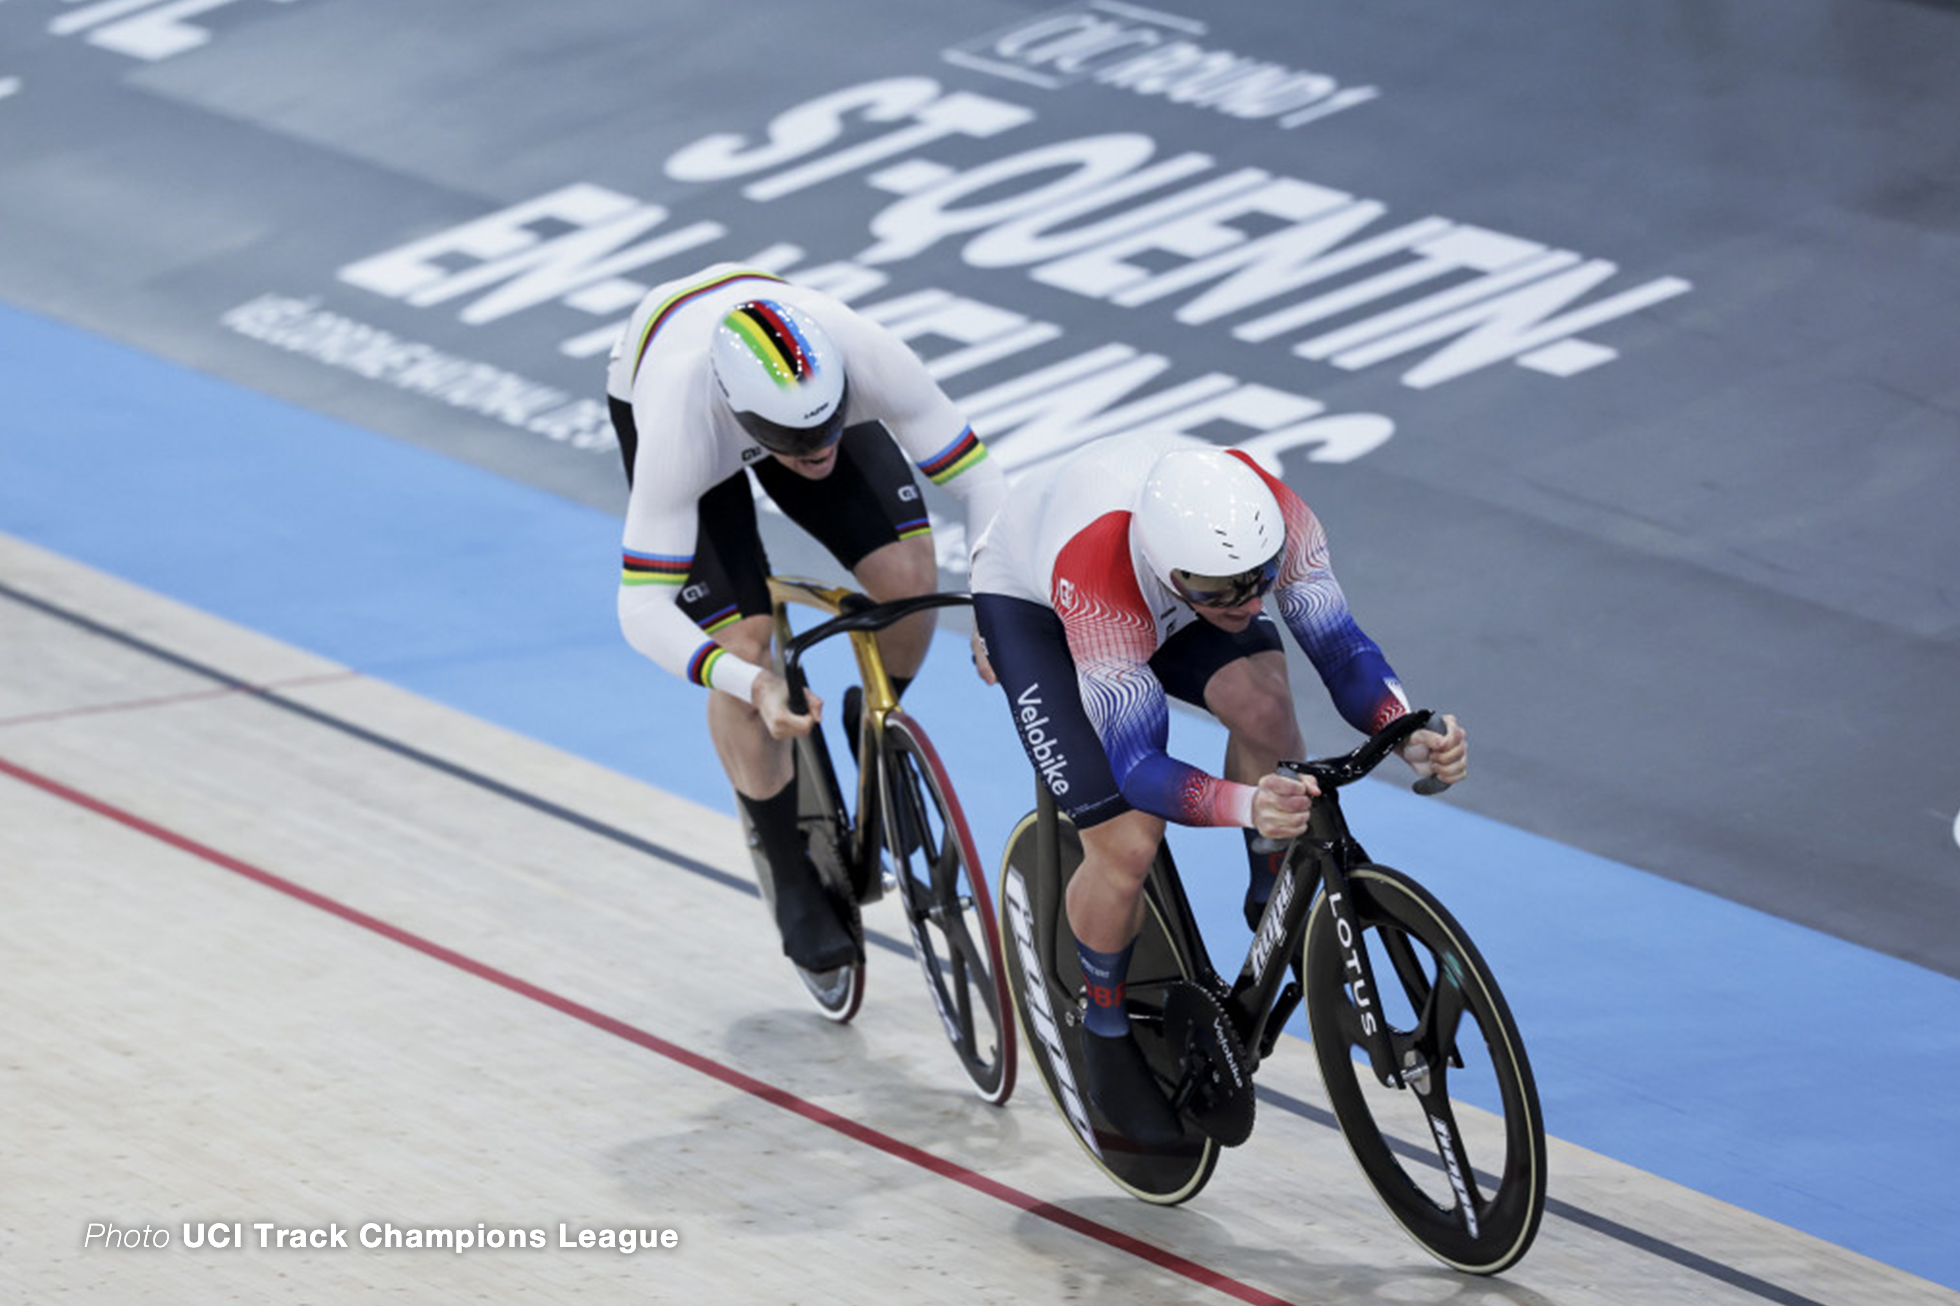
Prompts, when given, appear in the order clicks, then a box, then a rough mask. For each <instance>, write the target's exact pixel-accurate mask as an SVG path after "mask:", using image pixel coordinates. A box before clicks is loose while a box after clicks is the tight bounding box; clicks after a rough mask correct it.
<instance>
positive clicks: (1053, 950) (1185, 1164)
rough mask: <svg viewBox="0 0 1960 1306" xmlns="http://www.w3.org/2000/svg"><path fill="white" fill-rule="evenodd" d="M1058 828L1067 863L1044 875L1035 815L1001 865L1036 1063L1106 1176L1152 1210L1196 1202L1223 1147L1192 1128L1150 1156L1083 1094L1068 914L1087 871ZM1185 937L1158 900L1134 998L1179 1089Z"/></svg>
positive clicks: (1153, 1056)
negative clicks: (1168, 1024)
mask: <svg viewBox="0 0 1960 1306" xmlns="http://www.w3.org/2000/svg"><path fill="white" fill-rule="evenodd" d="M1054 828H1055V831H1056V835H1057V838H1056V843H1057V851H1058V853H1059V857H1058V859H1057V865H1056V866H1054V867H1053V868H1052V869H1051V870H1050V871H1049V872H1048V873H1046V874H1044V873H1043V870H1042V866H1041V862H1042V856H1041V823H1040V821H1039V820H1038V819H1037V814H1036V813H1034V812H1030V813H1029V814H1028V815H1027V816H1025V817H1023V818H1022V820H1021V823H1020V824H1019V825H1017V826H1015V828H1014V832H1013V834H1012V835H1010V836H1009V837H1008V841H1007V852H1006V855H1005V857H1004V858H1003V861H1002V865H1001V877H1000V918H1001V931H1000V933H1001V946H1002V948H1003V954H1002V961H1003V965H1004V969H1005V971H1006V975H1007V983H1008V988H1009V991H1010V992H1011V993H1012V995H1013V999H1014V1006H1015V1009H1016V1010H1017V1011H1018V1012H1019V1013H1020V1020H1021V1030H1022V1033H1023V1034H1024V1036H1025V1046H1026V1048H1027V1050H1028V1055H1029V1056H1030V1058H1031V1059H1032V1060H1033V1062H1034V1064H1035V1067H1036V1069H1037V1070H1038V1071H1039V1072H1040V1075H1041V1082H1042V1085H1043V1087H1045V1088H1046V1089H1047V1090H1048V1096H1049V1097H1050V1098H1051V1099H1053V1100H1054V1103H1055V1107H1056V1109H1057V1110H1059V1111H1060V1112H1061V1113H1062V1118H1063V1119H1064V1120H1065V1121H1066V1122H1067V1124H1068V1126H1069V1132H1070V1133H1072V1134H1073V1135H1074V1136H1075V1140H1076V1142H1078V1143H1079V1144H1081V1146H1082V1149H1083V1151H1085V1152H1087V1153H1088V1155H1089V1159H1090V1160H1092V1161H1094V1162H1095V1163H1096V1165H1097V1166H1098V1167H1099V1168H1101V1170H1102V1171H1103V1173H1105V1174H1107V1175H1108V1176H1109V1177H1110V1179H1111V1180H1112V1181H1114V1182H1115V1183H1116V1184H1117V1185H1118V1186H1119V1187H1121V1188H1123V1189H1124V1190H1126V1191H1127V1192H1129V1193H1130V1194H1131V1195H1132V1196H1134V1197H1138V1198H1141V1199H1142V1200H1143V1201H1146V1202H1152V1203H1155V1204H1157V1205H1162V1206H1169V1205H1174V1204H1176V1203H1178V1202H1182V1201H1186V1200H1188V1199H1189V1198H1191V1197H1194V1196H1196V1195H1197V1193H1198V1191H1199V1190H1200V1189H1202V1188H1203V1187H1204V1186H1205V1184H1206V1183H1207V1182H1208V1181H1209V1180H1210V1179H1211V1175H1212V1171H1213V1170H1214V1169H1216V1168H1217V1165H1218V1144H1217V1143H1215V1142H1213V1141H1212V1140H1211V1139H1210V1138H1209V1137H1207V1136H1206V1135H1205V1134H1204V1133H1202V1132H1201V1131H1199V1130H1198V1129H1197V1128H1196V1127H1195V1126H1193V1125H1191V1124H1190V1123H1189V1122H1188V1121H1187V1122H1186V1123H1185V1129H1184V1137H1183V1139H1182V1140H1181V1141H1180V1142H1179V1143H1178V1144H1177V1145H1176V1146H1174V1147H1170V1148H1166V1149H1163V1150H1145V1149H1143V1148H1141V1147H1139V1146H1138V1145H1137V1144H1135V1143H1133V1142H1131V1141H1130V1140H1129V1139H1128V1138H1125V1137H1124V1136H1123V1135H1122V1134H1119V1133H1117V1132H1116V1130H1115V1129H1113V1128H1111V1127H1110V1125H1109V1122H1108V1121H1107V1120H1106V1119H1105V1118H1104V1117H1103V1115H1102V1113H1101V1112H1100V1111H1099V1110H1097V1109H1096V1107H1095V1106H1094V1105H1092V1104H1091V1103H1090V1102H1089V1100H1088V1094H1087V1092H1086V1090H1085V1089H1084V1088H1083V1087H1082V1085H1083V1083H1084V1080H1083V1077H1082V1069H1081V1065H1082V1061H1081V1056H1082V1052H1081V1040H1082V1038H1083V1037H1084V1034H1083V1028H1082V1012H1083V1009H1084V1003H1085V1001H1086V999H1085V996H1084V991H1083V982H1082V964H1081V962H1080V961H1079V960H1078V958H1077V956H1076V951H1075V937H1074V935H1073V934H1071V933H1070V932H1069V928H1068V921H1067V919H1066V916H1065V915H1064V912H1063V908H1062V902H1063V898H1062V894H1063V890H1064V889H1065V888H1066V886H1067V883H1068V877H1069V876H1070V875H1071V874H1073V873H1074V871H1075V868H1076V867H1077V866H1079V865H1080V864H1081V862H1082V842H1081V839H1080V838H1079V837H1078V836H1077V834H1076V832H1075V827H1074V826H1073V825H1071V824H1070V823H1069V821H1068V820H1067V818H1065V817H1059V816H1058V817H1057V818H1056V819H1055V827H1054ZM1177 937H1178V936H1177V935H1176V934H1175V933H1174V932H1173V931H1172V930H1171V929H1170V927H1169V926H1168V925H1167V923H1166V908H1165V906H1164V904H1163V902H1162V901H1161V900H1160V898H1159V897H1158V896H1157V895H1156V893H1155V892H1152V893H1151V894H1150V895H1149V898H1148V910H1146V911H1145V913H1144V925H1143V933H1142V935H1141V936H1139V938H1138V939H1137V946H1136V951H1135V953H1134V954H1133V955H1132V957H1131V961H1130V974H1129V979H1128V981H1127V984H1126V992H1127V994H1128V997H1129V1008H1130V1019H1131V1023H1132V1027H1133V1028H1134V1029H1135V1031H1136V1038H1137V1042H1138V1044H1139V1045H1140V1046H1141V1047H1142V1048H1143V1052H1144V1057H1145V1059H1146V1060H1148V1061H1149V1062H1150V1064H1151V1067H1152V1069H1154V1070H1155V1071H1156V1072H1157V1075H1158V1078H1159V1079H1160V1080H1162V1081H1163V1082H1164V1083H1165V1084H1166V1085H1170V1084H1174V1083H1176V1082H1177V1079H1178V1077H1179V1073H1180V1072H1179V1070H1178V1067H1177V1065H1176V1057H1175V1056H1174V1054H1172V1053H1171V1051H1170V1050H1169V1048H1168V1046H1167V1044H1166V1043H1165V1039H1164V1003H1165V1001H1166V996H1167V994H1168V991H1169V989H1170V986H1171V985H1172V984H1174V983H1177V982H1179V981H1182V980H1187V979H1189V978H1190V977H1191V971H1190V966H1189V964H1188V962H1187V960H1186V959H1185V957H1184V956H1183V954H1182V952H1181V950H1180V949H1179V948H1178V946H1177V945H1176V943H1175V942H1174V940H1175V939H1176V938H1177Z"/></svg>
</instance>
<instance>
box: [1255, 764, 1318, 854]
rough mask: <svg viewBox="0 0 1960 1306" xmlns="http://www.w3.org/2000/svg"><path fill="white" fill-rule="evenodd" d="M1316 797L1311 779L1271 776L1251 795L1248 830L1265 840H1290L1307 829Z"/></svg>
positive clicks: (1307, 777) (1314, 786)
mask: <svg viewBox="0 0 1960 1306" xmlns="http://www.w3.org/2000/svg"><path fill="white" fill-rule="evenodd" d="M1319 796H1320V784H1319V782H1318V781H1316V780H1315V779H1314V778H1313V777H1312V776H1310V775H1309V776H1294V775H1281V774H1280V773H1278V772H1274V773H1273V774H1272V775H1269V776H1267V777H1265V778H1264V779H1263V780H1261V781H1260V782H1259V787H1258V788H1257V789H1255V790H1253V791H1252V828H1253V829H1255V830H1257V831H1258V832H1259V833H1260V834H1262V835H1264V836H1265V837H1266V838H1268V839H1291V838H1293V837H1294V836H1295V835H1297V834H1299V833H1301V832H1302V831H1304V830H1305V829H1306V828H1307V812H1308V810H1309V809H1311V808H1312V807H1313V800H1314V799H1315V798H1317V797H1319Z"/></svg>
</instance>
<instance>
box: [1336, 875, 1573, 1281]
mask: <svg viewBox="0 0 1960 1306" xmlns="http://www.w3.org/2000/svg"><path fill="white" fill-rule="evenodd" d="M1348 890H1349V894H1350V897H1351V900H1352V904H1353V908H1354V913H1355V917H1356V919H1357V920H1358V922H1359V924H1360V933H1359V936H1358V937H1355V938H1352V939H1349V938H1343V937H1342V931H1341V923H1340V921H1339V919H1338V918H1337V917H1336V915H1335V913H1334V912H1333V911H1332V910H1331V908H1330V906H1329V903H1328V900H1327V897H1326V895H1325V894H1323V895H1322V896H1321V898H1320V900H1319V901H1318V902H1316V903H1315V904H1314V908H1313V916H1312V919H1311V920H1310V921H1309V922H1308V925H1307V939H1306V947H1305V952H1304V960H1303V967H1302V968H1303V970H1304V973H1305V977H1306V990H1307V1014H1308V1018H1309V1020H1310V1021H1311V1023H1312V1028H1313V1044H1314V1054H1315V1058H1316V1059H1317V1060H1318V1061H1319V1063H1320V1074H1321V1079H1322V1081H1323V1082H1324V1083H1325V1084H1326V1086H1327V1095H1328V1097H1329V1098H1330V1099H1331V1100H1332V1102H1333V1106H1334V1113H1335V1114H1336V1115H1337V1116H1338V1117H1340V1121H1341V1132H1342V1134H1343V1135H1345V1137H1346V1138H1347V1141H1348V1146H1349V1147H1350V1148H1351V1149H1352V1150H1353V1152H1354V1157H1355V1160H1356V1161H1358V1162H1359V1163H1360V1165H1361V1169H1362V1171H1363V1172H1364V1173H1365V1174H1366V1175H1367V1176H1368V1180H1369V1182H1370V1183H1372V1184H1373V1185H1374V1187H1375V1191H1376V1192H1377V1193H1378V1194H1380V1196H1381V1199H1382V1202H1383V1203H1384V1204H1385V1205H1386V1206H1387V1207H1388V1210H1389V1213H1390V1214H1391V1215H1393V1216H1394V1217H1395V1218H1396V1220H1397V1221H1398V1222H1399V1223H1400V1224H1401V1225H1402V1227H1403V1228H1404V1229H1405V1230H1407V1231H1408V1233H1409V1235H1410V1236H1411V1237H1413V1238H1414V1239H1415V1240H1416V1241H1417V1242H1418V1243H1420V1244H1422V1246H1423V1247H1424V1248H1426V1249H1427V1250H1428V1251H1429V1252H1430V1253H1431V1254H1432V1255H1434V1256H1435V1257H1436V1258H1437V1259H1438V1260H1441V1261H1442V1262H1443V1263H1444V1264H1446V1265H1449V1266H1451V1267H1453V1268H1455V1269H1458V1270H1462V1271H1465V1272H1467V1273H1471V1274H1495V1273H1497V1272H1498V1271H1500V1270H1503V1269H1506V1268H1508V1267H1510V1266H1512V1265H1515V1264H1516V1263H1517V1261H1518V1259H1519V1258H1520V1257H1522V1256H1523V1255H1524V1254H1525V1252H1526V1251H1527V1250H1528V1249H1529V1248H1530V1246H1531V1240H1532V1239H1533V1238H1534V1237H1535V1236H1536V1235H1537V1232H1538V1224H1539V1221H1540V1219H1541V1218H1542V1217H1543V1215H1544V1212H1545V1122H1544V1116H1543V1113H1542V1112H1541V1111H1540V1109H1539V1105H1538V1089H1537V1086H1536V1084H1535V1083H1534V1082H1533V1080H1532V1077H1531V1064H1530V1062H1529V1061H1528V1060H1526V1058H1525V1051H1524V1043H1523V1041H1522V1040H1521V1039H1520V1038H1519V1037H1518V1028H1517V1023H1516V1022H1515V1021H1514V1020H1512V1018H1511V1010H1510V1007H1509V1006H1508V1005H1507V1004H1506V1003H1505V1001H1504V995H1503V994H1502V993H1501V992H1500V991H1499V990H1498V987H1497V981H1496V979H1495V978H1494V977H1493V976H1492V975H1491V972H1490V968H1489V967H1488V966H1486V965H1485V964H1484V960H1483V958H1482V956H1480V955H1479V954H1478V952H1477V949H1476V948H1475V947H1474V946H1473V945H1472V944H1471V942H1470V939H1469V936H1468V935H1466V934H1465V933H1464V932H1463V928H1462V926H1460V925H1458V924H1457V922H1456V920H1455V918H1454V917H1452V916H1451V915H1450V913H1449V912H1448V911H1447V910H1446V909H1445V908H1444V907H1443V905H1442V904H1441V903H1439V902H1437V901H1436V899H1435V898H1434V897H1433V896H1431V895H1430V894H1429V892H1428V891H1427V890H1425V889H1423V888H1422V887H1421V886H1420V885H1418V884H1416V883H1415V882H1414V881H1412V880H1410V879H1409V878H1408V877H1407V876H1404V875H1402V874H1401V873H1400V872H1398V871H1394V870H1390V869H1389V868H1388V867H1385V866H1358V867H1354V868H1352V869H1351V870H1349V872H1348ZM1357 949H1365V950H1366V952H1367V956H1368V961H1369V965H1370V969H1371V971H1372V973H1373V975H1374V980H1375V987H1376V989H1377V992H1375V993H1372V994H1371V993H1368V992H1366V991H1365V989H1363V988H1361V987H1360V986H1358V985H1356V984H1355V983H1354V982H1353V978H1354V976H1356V975H1357V974H1358V973H1359V971H1358V967H1357V966H1356V965H1354V964H1351V963H1352V962H1354V958H1353V956H1351V953H1352V952H1353V951H1354V950H1357ZM1371 1023H1385V1024H1386V1026H1387V1028H1388V1030H1389V1032H1390V1045H1391V1047H1392V1048H1393V1050H1394V1059H1395V1063H1396V1066H1397V1068H1398V1069H1399V1072H1400V1074H1399V1076H1397V1077H1398V1078H1399V1079H1400V1080H1401V1081H1402V1085H1403V1086H1397V1085H1392V1084H1384V1083H1382V1082H1381V1080H1380V1078H1379V1077H1378V1076H1377V1074H1376V1072H1375V1069H1374V1067H1373V1066H1372V1065H1371V1064H1370V1062H1369V1059H1368V1057H1367V1054H1366V1052H1365V1050H1364V1049H1365V1046H1366V1045H1365V1043H1364V1041H1363V1033H1364V1026H1370V1025H1371Z"/></svg>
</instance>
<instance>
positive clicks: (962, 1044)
mask: <svg viewBox="0 0 1960 1306" xmlns="http://www.w3.org/2000/svg"><path fill="white" fill-rule="evenodd" d="M884 766H885V777H884V784H885V818H886V822H885V847H886V853H887V855H888V856H889V857H890V858H891V864H892V867H893V869H894V870H895V871H896V872H897V874H898V881H899V889H900V894H899V899H900V901H901V902H902V903H903V904H904V907H905V919H906V924H907V925H908V926H909V927H910V929H911V933H912V947H913V950H914V951H915V952H917V954H918V957H919V965H920V967H921V968H922V969H923V970H924V971H925V977H926V988H927V989H928V990H929V991H930V992H931V994H932V1000H933V1004H934V1005H935V1007H936V1008H937V1009H938V1012H939V1020H940V1024H941V1025H942V1026H943V1027H944V1029H945V1031H946V1039H947V1041H948V1042H950V1043H951V1044H952V1045H953V1051H954V1053H955V1054H956V1055H958V1057H959V1059H960V1065H961V1066H962V1067H964V1068H965V1070H966V1073H967V1077H968V1078H970V1079H971V1080H972V1081H973V1087H974V1088H975V1089H976V1090H977V1091H978V1092H979V1094H980V1096H981V1098H982V1099H984V1100H985V1101H988V1102H991V1103H994V1104H996V1105H998V1104H1000V1103H1002V1102H1005V1101H1007V1098H1008V1095H1009V1094H1010V1093H1012V1092H1013V1091H1014V1025H1013V1021H1012V1019H1011V1018H1010V1017H1009V1016H1008V1014H1007V1010H1008V998H1007V983H1006V978H1005V977H1004V976H1003V975H1002V973H1001V967H1000V937H999V934H998V932H997V930H996V928H995V925H994V904H993V899H992V897H991V896H990V895H989V894H988V892H987V879H986V876H985V875H984V874H983V873H982V871H981V869H980V857H979V854H978V853H977V852H975V851H974V847H973V834H972V832H971V831H970V830H969V829H968V828H967V824H966V816H965V814H964V813H963V812H962V811H961V810H960V803H959V799H958V798H957V797H956V796H955V795H954V793H953V786H952V782H951V781H950V780H948V779H947V777H946V768H945V767H944V766H942V765H941V764H940V761H939V754H938V753H937V752H936V751H935V750H934V749H933V746H932V741H931V740H929V739H927V738H926V735H925V732H924V731H923V730H921V729H920V728H919V724H918V722H916V721H914V720H912V718H911V717H909V716H907V715H905V713H903V712H900V711H893V712H890V713H888V714H887V715H886V717H885V745H884Z"/></svg>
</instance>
